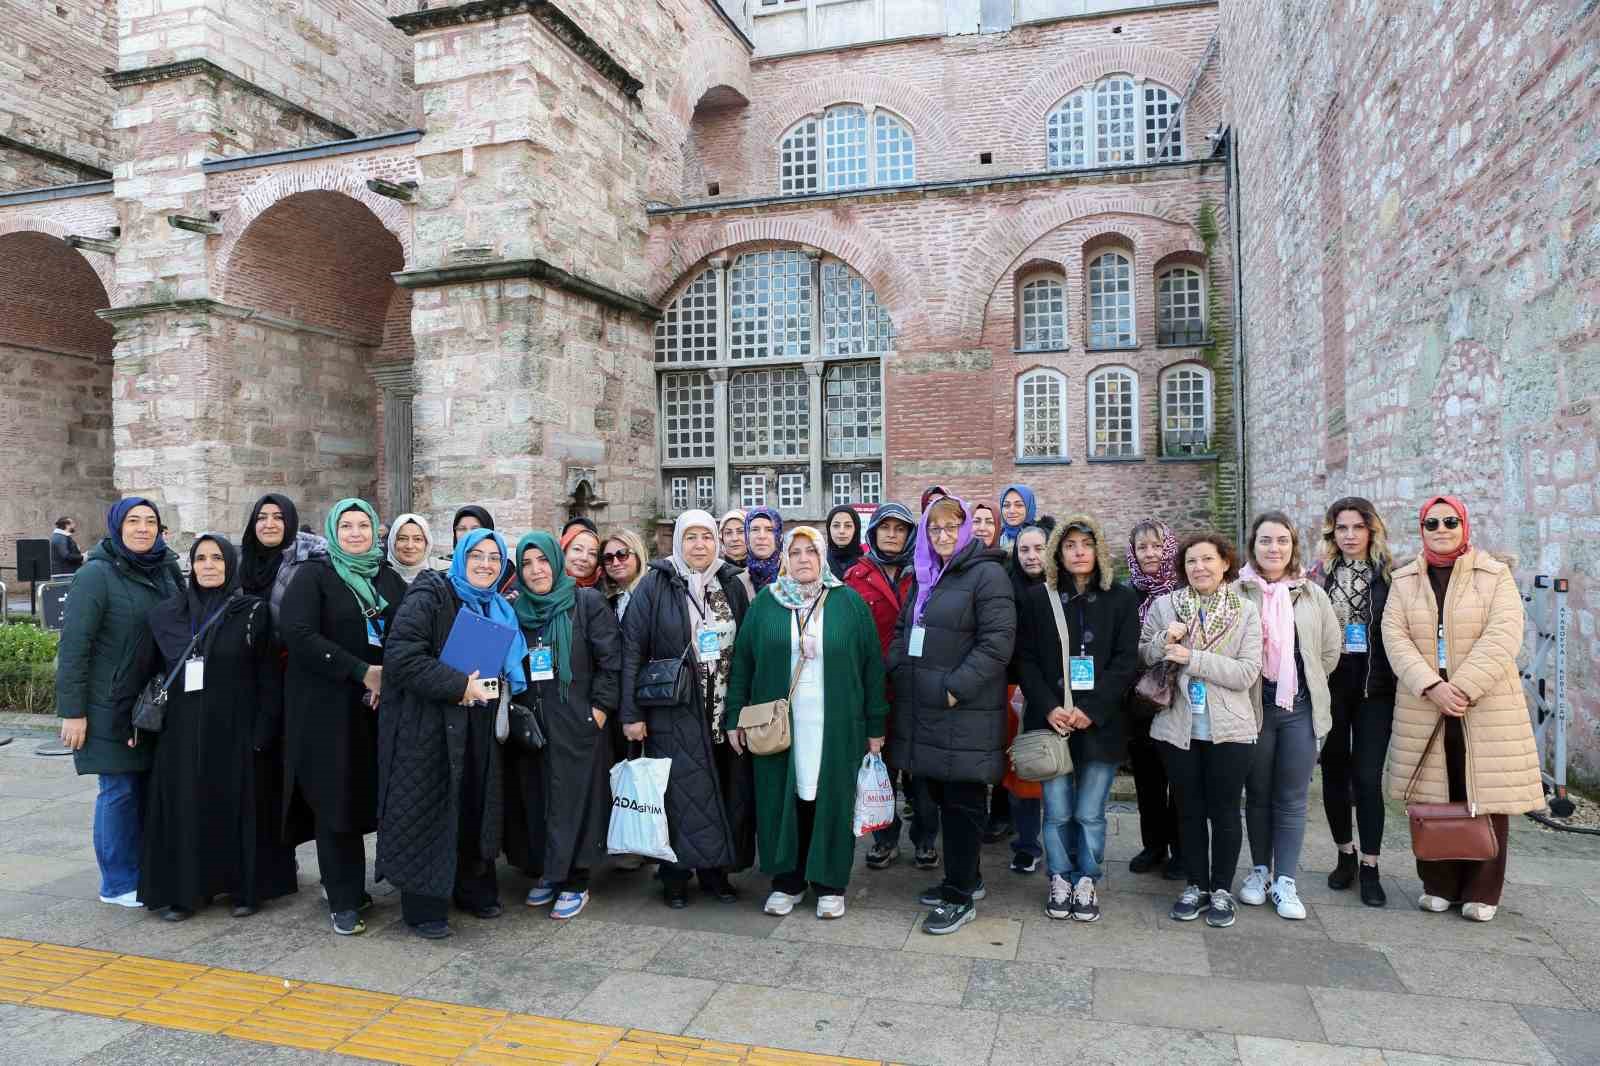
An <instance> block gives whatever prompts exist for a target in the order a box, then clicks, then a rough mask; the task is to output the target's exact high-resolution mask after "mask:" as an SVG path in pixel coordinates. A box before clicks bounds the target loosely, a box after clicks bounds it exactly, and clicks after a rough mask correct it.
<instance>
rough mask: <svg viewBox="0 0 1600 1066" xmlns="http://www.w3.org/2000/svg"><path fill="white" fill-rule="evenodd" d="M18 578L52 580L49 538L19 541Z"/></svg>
mask: <svg viewBox="0 0 1600 1066" xmlns="http://www.w3.org/2000/svg"><path fill="white" fill-rule="evenodd" d="M17 580H18V581H49V580H50V542H49V541H48V540H19V541H17Z"/></svg>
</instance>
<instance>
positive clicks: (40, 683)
mask: <svg viewBox="0 0 1600 1066" xmlns="http://www.w3.org/2000/svg"><path fill="white" fill-rule="evenodd" d="M59 644H60V638H59V637H58V636H57V635H56V634H54V633H51V632H49V631H47V630H43V629H40V628H39V627H38V626H36V625H32V624H30V623H24V622H18V623H12V624H9V625H0V710H7V711H30V712H32V713H34V714H50V713H52V712H53V711H54V710H55V696H56V691H55V690H56V665H55V660H56V648H57V645H59Z"/></svg>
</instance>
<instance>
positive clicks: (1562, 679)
mask: <svg viewBox="0 0 1600 1066" xmlns="http://www.w3.org/2000/svg"><path fill="white" fill-rule="evenodd" d="M1567 585H1568V582H1567V579H1566V578H1564V577H1551V576H1550V575H1549V574H1539V575H1538V576H1536V577H1535V578H1534V579H1533V588H1532V590H1531V591H1530V592H1528V593H1526V594H1524V595H1523V597H1522V600H1523V602H1524V603H1527V604H1529V605H1530V607H1529V610H1528V621H1529V623H1530V624H1531V625H1532V626H1533V653H1532V654H1531V655H1530V656H1529V657H1528V667H1527V669H1526V670H1523V671H1521V673H1522V687H1523V690H1524V691H1526V692H1527V694H1528V713H1529V715H1530V716H1531V717H1532V719H1533V737H1534V742H1535V743H1536V744H1537V745H1538V747H1539V774H1540V776H1541V777H1542V778H1543V779H1544V783H1545V787H1546V790H1547V791H1548V792H1550V793H1552V798H1551V800H1550V813H1551V814H1553V815H1555V816H1556V817H1557V818H1567V817H1570V816H1571V814H1572V811H1573V803H1572V800H1571V799H1569V798H1568V797H1567V722H1568V721H1569V720H1570V718H1571V711H1570V709H1569V708H1568V706H1567Z"/></svg>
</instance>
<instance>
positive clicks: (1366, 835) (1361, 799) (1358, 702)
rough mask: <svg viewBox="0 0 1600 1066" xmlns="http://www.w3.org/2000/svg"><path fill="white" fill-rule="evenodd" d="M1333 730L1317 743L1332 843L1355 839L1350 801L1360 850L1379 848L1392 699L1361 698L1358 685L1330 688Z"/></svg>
mask: <svg viewBox="0 0 1600 1066" xmlns="http://www.w3.org/2000/svg"><path fill="white" fill-rule="evenodd" d="M1332 696H1333V700H1332V703H1333V707H1332V710H1333V731H1332V732H1331V733H1329V734H1328V739H1327V741H1326V742H1325V743H1324V744H1323V745H1322V810H1323V813H1324V814H1326V815H1327V816H1328V829H1329V831H1330V832H1332V833H1333V842H1334V843H1335V844H1349V843H1352V842H1353V841H1354V839H1355V838H1354V836H1353V835H1352V833H1351V827H1350V803H1351V800H1352V798H1353V799H1354V801H1355V808H1356V818H1355V820H1356V827H1357V828H1358V829H1359V830H1360V833H1361V853H1362V854H1363V855H1377V854H1380V853H1381V852H1382V851H1383V816H1384V807H1383V760H1384V759H1385V758H1386V757H1387V756H1388V754H1389V733H1390V731H1391V730H1392V729H1393V727H1394V700H1393V699H1392V698H1391V699H1387V700H1383V699H1366V698H1363V697H1362V695H1361V689H1360V687H1359V686H1352V687H1349V688H1345V687H1340V688H1335V689H1334V690H1333V693H1332Z"/></svg>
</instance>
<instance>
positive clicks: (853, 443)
mask: <svg viewBox="0 0 1600 1066" xmlns="http://www.w3.org/2000/svg"><path fill="white" fill-rule="evenodd" d="M824 401H825V402H824V407H825V409H826V411H827V420H826V423H825V428H826V432H827V450H826V451H825V452H824V454H825V455H827V457H828V458H830V459H856V458H865V457H869V456H878V455H882V454H883V382H882V380H881V379H880V378H879V376H878V364H877V363H846V364H844V365H843V366H835V367H829V368H828V375H827V379H826V381H825V382H824Z"/></svg>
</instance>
